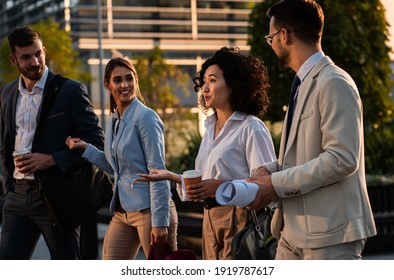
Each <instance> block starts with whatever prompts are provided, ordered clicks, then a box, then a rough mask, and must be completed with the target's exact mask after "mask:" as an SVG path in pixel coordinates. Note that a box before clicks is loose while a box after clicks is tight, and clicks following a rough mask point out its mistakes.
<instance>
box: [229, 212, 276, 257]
mask: <svg viewBox="0 0 394 280" xmlns="http://www.w3.org/2000/svg"><path fill="white" fill-rule="evenodd" d="M249 213H250V215H251V221H250V222H249V223H248V224H247V225H246V226H245V228H243V229H242V230H241V231H239V232H238V233H237V234H236V235H235V236H234V237H233V240H232V243H231V252H232V255H233V258H234V259H235V260H274V259H275V255H276V248H277V246H278V240H276V239H275V238H274V237H273V236H272V234H271V220H272V216H273V213H274V210H273V209H271V208H266V209H264V211H262V212H261V213H258V214H257V213H256V211H250V212H249Z"/></svg>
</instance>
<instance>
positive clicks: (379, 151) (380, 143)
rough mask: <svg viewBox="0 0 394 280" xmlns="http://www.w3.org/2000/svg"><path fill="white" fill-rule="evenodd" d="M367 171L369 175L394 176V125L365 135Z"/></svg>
mask: <svg viewBox="0 0 394 280" xmlns="http://www.w3.org/2000/svg"><path fill="white" fill-rule="evenodd" d="M364 142H365V169H366V172H367V173H368V174H378V175H383V174H394V125H393V124H391V125H385V126H383V127H379V128H378V129H373V130H371V131H368V132H366V133H365V139H364Z"/></svg>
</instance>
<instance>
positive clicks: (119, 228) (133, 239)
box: [102, 200, 178, 260]
mask: <svg viewBox="0 0 394 280" xmlns="http://www.w3.org/2000/svg"><path fill="white" fill-rule="evenodd" d="M177 227H178V216H177V212H176V208H175V204H174V202H173V201H172V200H171V203H170V227H169V228H168V243H169V244H170V246H171V249H172V250H177V247H178V245H177ZM151 230H152V223H151V212H150V209H145V210H142V211H139V212H123V213H122V212H115V213H114V216H113V217H112V220H111V222H110V224H109V226H108V229H107V232H106V234H105V237H104V244H103V250H102V258H103V260H133V259H135V257H136V256H137V254H138V251H139V249H140V247H141V246H142V250H143V251H144V253H145V256H146V257H147V256H148V254H149V250H150V236H151Z"/></svg>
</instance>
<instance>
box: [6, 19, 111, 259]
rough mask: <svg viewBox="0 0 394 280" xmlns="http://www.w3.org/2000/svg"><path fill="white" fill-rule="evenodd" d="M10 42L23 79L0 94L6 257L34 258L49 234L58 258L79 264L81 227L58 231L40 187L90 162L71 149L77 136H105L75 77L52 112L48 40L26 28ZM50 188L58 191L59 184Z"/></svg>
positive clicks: (97, 141) (96, 140)
mask: <svg viewBox="0 0 394 280" xmlns="http://www.w3.org/2000/svg"><path fill="white" fill-rule="evenodd" d="M8 41H9V45H10V49H11V54H10V60H11V63H12V64H13V65H14V66H16V67H18V69H19V71H20V74H21V75H20V77H19V78H18V79H16V80H15V81H13V82H11V83H10V84H8V85H6V86H5V87H4V88H3V89H2V90H1V92H0V110H1V111H0V113H1V114H0V118H1V119H0V157H1V163H2V172H3V190H4V195H5V200H4V208H3V222H2V232H1V239H0V259H30V258H31V256H32V254H33V252H34V249H35V246H36V243H37V241H38V239H39V237H40V235H41V234H42V235H43V237H44V240H45V242H46V245H47V246H48V249H49V252H50V255H51V258H52V259H79V258H80V253H79V228H76V229H75V230H72V231H68V232H60V231H58V230H57V229H56V228H55V226H54V223H53V218H52V217H51V215H50V212H49V210H48V208H47V206H46V204H45V202H44V200H43V199H42V197H41V195H40V192H39V184H38V183H39V182H42V181H43V180H45V178H46V176H47V175H48V174H53V173H54V172H60V173H63V174H67V173H71V172H75V170H78V168H79V167H80V166H81V165H82V163H83V159H82V158H81V155H80V154H79V153H77V152H75V151H70V150H69V149H68V148H67V146H66V144H65V139H66V138H67V137H68V136H69V135H74V137H79V138H81V139H84V140H85V141H86V142H89V143H93V144H94V145H95V146H97V147H100V148H102V147H103V138H104V137H103V131H102V129H101V128H100V127H99V125H98V118H97V116H96V114H95V113H94V111H93V107H92V105H91V103H90V101H89V98H88V94H87V90H86V87H85V86H84V85H83V84H82V83H79V82H77V81H74V80H70V79H67V80H66V81H65V82H64V83H63V84H62V85H61V86H60V87H59V89H58V90H57V97H56V99H55V100H54V102H53V104H51V105H50V107H49V108H46V109H45V111H47V112H48V113H46V114H44V113H43V111H44V109H43V107H45V106H43V104H46V102H45V101H46V100H48V97H49V96H50V95H51V94H53V92H51V91H52V90H48V89H49V87H50V84H51V81H52V79H53V78H54V76H55V74H54V73H53V72H52V71H50V70H49V69H48V67H47V66H46V65H45V55H46V50H45V47H44V46H43V42H42V39H41V36H40V34H39V33H38V32H37V31H36V30H34V29H32V28H31V27H28V26H25V27H21V28H16V29H15V30H14V31H12V32H11V33H10V34H9V36H8ZM18 153H19V154H23V155H15V154H18ZM49 177H52V178H53V176H49ZM59 180H60V179H59ZM48 183H49V184H53V185H55V186H56V183H59V182H56V181H51V182H47V184H48Z"/></svg>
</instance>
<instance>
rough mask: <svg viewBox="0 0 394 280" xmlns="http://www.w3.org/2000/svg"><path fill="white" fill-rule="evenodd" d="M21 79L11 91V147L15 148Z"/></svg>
mask: <svg viewBox="0 0 394 280" xmlns="http://www.w3.org/2000/svg"><path fill="white" fill-rule="evenodd" d="M18 85H19V79H18V80H16V82H15V83H14V85H13V86H12V88H11V91H10V99H11V100H10V102H11V110H10V111H9V116H8V117H9V120H10V122H9V125H10V137H11V139H10V140H11V145H12V147H15V129H16V103H17V100H18V95H19V89H18Z"/></svg>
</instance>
